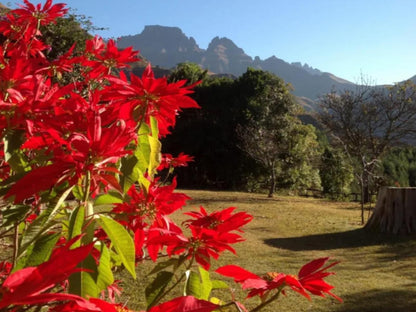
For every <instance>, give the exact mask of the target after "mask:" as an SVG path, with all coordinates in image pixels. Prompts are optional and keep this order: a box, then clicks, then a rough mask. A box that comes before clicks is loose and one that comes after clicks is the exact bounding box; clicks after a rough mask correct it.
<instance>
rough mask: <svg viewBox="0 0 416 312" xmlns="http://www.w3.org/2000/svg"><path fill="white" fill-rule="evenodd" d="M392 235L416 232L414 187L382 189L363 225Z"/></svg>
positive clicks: (415, 195)
mask: <svg viewBox="0 0 416 312" xmlns="http://www.w3.org/2000/svg"><path fill="white" fill-rule="evenodd" d="M365 227H366V228H372V229H379V230H380V231H382V232H386V233H393V234H398V233H400V234H410V233H415V232H416V187H383V188H381V189H380V191H379V193H378V197H377V203H376V206H375V208H374V212H373V214H372V215H371V217H370V219H369V220H368V222H367V224H366V225H365Z"/></svg>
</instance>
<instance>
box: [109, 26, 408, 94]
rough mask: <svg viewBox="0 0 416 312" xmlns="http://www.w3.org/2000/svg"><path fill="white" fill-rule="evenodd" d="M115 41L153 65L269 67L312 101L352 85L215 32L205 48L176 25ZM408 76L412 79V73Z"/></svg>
mask: <svg viewBox="0 0 416 312" xmlns="http://www.w3.org/2000/svg"><path fill="white" fill-rule="evenodd" d="M117 44H118V46H119V47H120V48H125V47H128V46H132V47H133V48H134V49H136V50H139V51H140V54H141V55H142V56H143V57H144V58H145V59H147V60H149V61H150V62H151V64H152V65H153V66H159V67H162V68H173V67H176V66H177V64H179V63H183V62H192V63H196V64H198V65H200V66H201V67H202V68H204V69H207V70H209V71H210V72H213V73H215V74H220V75H221V74H231V75H234V76H237V77H238V76H240V75H241V74H243V73H244V72H245V71H246V70H247V68H248V67H253V68H256V69H261V70H265V71H269V72H272V73H273V74H275V75H277V76H279V77H280V78H282V79H283V80H284V81H285V82H287V83H290V84H291V85H292V86H293V88H294V90H293V94H294V95H295V96H298V97H302V98H306V99H309V100H311V101H312V102H313V101H315V100H316V99H318V98H319V96H321V95H323V94H325V93H328V92H330V91H331V90H333V89H334V88H336V89H338V90H344V89H350V88H351V87H354V86H355V84H354V83H352V82H350V81H348V80H345V79H343V78H340V77H337V76H335V75H333V74H331V73H328V72H322V71H320V70H319V69H316V68H313V67H311V66H309V65H308V64H302V63H301V62H293V63H288V62H286V61H284V60H282V59H280V58H278V57H277V56H275V55H272V56H270V57H268V58H266V59H263V60H262V59H260V57H258V56H255V57H252V56H249V55H248V54H246V53H245V52H244V50H243V49H242V48H240V47H238V46H237V45H236V44H235V43H234V42H233V41H232V40H231V39H229V38H226V37H220V36H216V37H214V38H213V39H212V40H211V42H210V43H209V45H208V47H207V49H202V48H200V47H199V45H198V43H197V41H196V40H195V39H194V38H193V37H188V36H186V35H185V34H184V33H183V31H182V30H181V29H180V28H179V27H172V26H161V25H147V26H145V27H144V29H143V31H142V32H141V33H140V34H136V35H130V36H122V37H120V38H119V39H118V40H117ZM412 79H414V80H416V76H415V77H412Z"/></svg>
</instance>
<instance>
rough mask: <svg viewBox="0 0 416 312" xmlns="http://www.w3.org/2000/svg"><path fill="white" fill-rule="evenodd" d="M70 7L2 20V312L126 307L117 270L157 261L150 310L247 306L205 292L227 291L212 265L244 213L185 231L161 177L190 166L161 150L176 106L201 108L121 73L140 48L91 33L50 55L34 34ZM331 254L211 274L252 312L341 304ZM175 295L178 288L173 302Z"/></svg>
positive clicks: (202, 213)
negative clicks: (291, 265)
mask: <svg viewBox="0 0 416 312" xmlns="http://www.w3.org/2000/svg"><path fill="white" fill-rule="evenodd" d="M66 12H67V9H66V7H65V5H64V4H53V3H52V1H51V0H47V1H46V2H45V3H44V4H43V5H42V4H37V5H34V4H32V3H30V2H29V1H27V0H24V1H23V4H22V5H20V7H19V8H18V9H15V10H10V11H8V12H7V13H5V14H4V16H3V17H2V19H1V20H0V32H1V38H0V136H1V139H2V140H1V149H0V153H1V171H0V182H1V183H0V196H2V201H3V202H2V208H1V216H2V220H1V231H0V236H1V237H0V238H1V239H4V240H9V241H10V247H11V248H10V251H9V254H10V255H11V256H10V258H9V260H7V261H3V262H1V263H0V309H1V310H2V311H26V310H27V309H30V308H31V307H34V308H38V309H41V308H42V307H44V308H45V309H47V310H49V311H128V309H127V308H126V307H124V306H122V305H121V304H117V303H116V302H115V301H116V299H115V295H114V294H115V293H117V292H119V289H118V288H117V283H116V282H115V280H114V270H115V268H117V267H122V268H124V269H126V270H127V271H128V272H130V274H131V275H132V277H133V278H135V277H136V267H137V266H140V264H141V263H142V262H143V261H153V262H154V263H155V265H154V268H153V270H152V272H150V273H151V274H152V276H154V279H153V281H152V282H151V283H150V284H149V285H148V286H147V288H146V299H147V306H146V307H143V308H144V309H146V310H147V311H151V312H156V311H165V312H166V311H188V312H191V311H200V312H203V311H221V310H225V309H230V308H234V309H235V310H236V311H247V309H246V308H245V307H244V305H243V303H241V302H238V301H236V300H235V299H233V298H231V299H230V300H226V299H219V298H213V297H212V295H211V291H212V290H213V289H217V288H220V289H221V288H227V287H228V286H227V284H225V282H223V281H220V280H212V279H211V277H210V273H209V269H210V267H211V263H212V261H214V260H216V259H218V258H219V257H220V256H221V254H222V253H223V252H224V251H230V252H232V253H235V250H234V248H233V247H232V246H233V244H236V243H238V242H241V241H242V240H243V237H242V236H241V235H242V228H243V226H244V225H245V224H247V223H248V222H250V221H251V219H252V216H251V215H249V214H247V213H246V212H236V208H234V207H230V208H226V209H224V210H222V211H214V212H211V213H209V212H207V211H206V210H205V209H204V208H203V207H201V208H200V209H199V211H194V212H189V213H187V215H188V217H189V219H188V220H187V221H185V222H184V223H183V224H182V226H183V228H181V226H179V225H178V224H176V223H175V222H173V221H172V220H171V218H170V217H169V215H170V214H172V213H174V212H175V211H177V210H179V209H181V208H182V207H183V206H184V205H185V204H186V202H187V200H189V197H188V196H187V195H185V194H183V193H179V192H176V191H175V188H176V185H177V184H176V179H175V178H173V180H172V182H171V184H168V185H166V184H165V183H164V182H165V181H162V180H161V179H160V177H159V175H158V171H160V170H164V169H168V171H169V172H168V173H169V174H172V173H173V169H174V168H175V167H178V166H186V165H187V163H188V162H189V161H192V160H193V158H192V157H191V156H188V155H184V154H182V153H181V154H179V155H178V156H177V157H174V156H172V155H170V154H164V155H162V154H161V143H160V138H161V137H163V136H166V135H168V134H169V133H170V131H171V129H172V128H173V127H174V126H175V122H176V116H177V114H178V113H179V112H180V111H181V110H182V109H185V108H198V104H197V103H196V102H195V101H194V100H193V99H192V98H191V97H190V96H189V95H190V94H191V93H192V88H193V86H187V85H186V81H178V82H175V83H168V81H167V79H166V78H155V77H154V74H153V72H152V69H151V67H150V65H149V66H148V67H147V68H146V70H145V71H144V73H143V75H142V76H141V77H138V76H136V75H134V74H130V76H127V75H126V74H125V72H124V71H123V69H125V68H128V66H129V63H132V62H135V61H137V60H138V52H136V51H133V49H131V48H128V49H124V50H120V49H118V48H117V46H116V44H115V42H114V41H113V40H109V41H108V42H105V41H104V40H103V39H101V38H99V37H95V38H92V39H90V40H88V41H87V42H86V45H85V50H84V51H83V52H81V53H79V52H74V51H75V49H74V47H72V48H71V49H70V50H69V51H67V52H66V53H64V54H62V55H60V56H59V57H58V58H57V59H54V60H49V59H48V58H47V57H46V56H45V54H46V51H48V50H50V49H53V48H54V47H53V46H48V45H46V44H45V43H44V41H43V38H42V32H41V26H45V25H47V24H49V23H55V21H56V19H57V18H59V17H62V16H64V15H65V14H66ZM10 238H12V239H10ZM161 255H163V256H164V257H161ZM165 256H168V257H167V258H166V257H165ZM166 259H167V260H166ZM327 260H328V259H327V258H323V259H317V260H314V261H312V262H310V263H309V264H306V265H305V266H304V267H303V268H302V269H301V270H300V271H299V274H298V276H290V275H285V274H283V273H268V274H267V275H266V276H265V277H260V276H258V275H256V274H254V273H251V272H249V271H247V270H245V269H243V268H240V267H237V266H232V265H228V266H224V267H221V268H219V269H218V270H217V271H216V272H217V273H218V274H221V275H223V276H226V277H232V278H233V279H234V281H235V282H236V283H240V284H241V285H242V287H243V289H246V290H248V298H251V297H259V298H260V303H259V304H258V305H257V306H256V307H255V308H254V309H252V310H251V311H258V310H260V309H261V308H263V307H264V306H265V305H268V304H270V303H271V302H273V301H274V300H276V299H277V297H278V296H279V294H280V293H285V291H286V290H290V289H291V290H293V291H295V292H297V293H299V294H301V295H303V296H305V297H307V298H310V294H313V295H318V296H324V295H325V294H328V295H330V296H332V297H334V298H336V299H338V300H340V299H339V298H338V297H337V296H335V295H334V294H332V293H331V292H330V291H331V289H332V286H330V285H329V284H327V283H326V282H325V281H324V278H325V277H326V276H328V275H330V274H332V273H330V272H327V271H326V270H327V269H328V268H330V267H332V266H333V265H334V264H335V263H332V264H329V265H327V266H324V265H325V263H326V262H327ZM177 287H181V288H182V289H184V294H183V296H181V297H177V298H172V294H171V293H172V290H173V289H175V288H177Z"/></svg>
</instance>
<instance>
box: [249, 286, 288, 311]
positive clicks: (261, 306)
mask: <svg viewBox="0 0 416 312" xmlns="http://www.w3.org/2000/svg"><path fill="white" fill-rule="evenodd" d="M281 292H282V289H279V291H278V292H277V293H276V294H275V295H274V296H272V297H271V298H270V299H269V300H266V301H264V302H262V303H260V304H259V305H258V306H257V307H255V308H254V309H253V310H250V312H257V311H260V310H261V309H263V308H264V307H265V306H266V305H268V304H269V303H271V302H272V301H274V300H276V299H277V298H278V297H279V295H280V293H281Z"/></svg>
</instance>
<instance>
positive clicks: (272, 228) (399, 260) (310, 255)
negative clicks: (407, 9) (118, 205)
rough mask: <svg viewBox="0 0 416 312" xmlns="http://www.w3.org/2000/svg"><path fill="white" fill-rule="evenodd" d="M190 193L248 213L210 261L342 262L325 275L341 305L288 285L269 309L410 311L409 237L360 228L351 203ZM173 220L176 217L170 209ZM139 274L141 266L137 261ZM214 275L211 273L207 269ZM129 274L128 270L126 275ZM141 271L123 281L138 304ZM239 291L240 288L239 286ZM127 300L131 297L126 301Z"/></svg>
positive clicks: (414, 256) (414, 279) (263, 264)
mask: <svg viewBox="0 0 416 312" xmlns="http://www.w3.org/2000/svg"><path fill="white" fill-rule="evenodd" d="M186 193H187V194H188V195H189V196H190V197H192V198H193V200H192V201H190V203H189V205H188V206H187V207H185V210H186V211H189V210H197V209H199V206H201V205H202V206H204V207H205V208H206V209H207V210H208V211H213V210H217V209H220V208H226V207H229V206H235V207H238V210H239V211H240V210H244V211H247V212H248V213H250V214H252V215H253V216H254V220H253V221H252V222H251V223H250V224H248V225H247V226H246V227H245V235H244V237H245V238H246V241H245V242H243V243H240V244H237V245H236V246H235V247H236V250H237V254H238V256H237V257H236V256H234V255H233V254H231V253H225V254H224V255H223V256H222V257H221V258H220V261H219V262H218V263H214V265H213V268H212V269H214V270H215V268H216V267H218V266H220V265H224V264H227V263H233V264H237V265H240V266H242V267H244V268H246V269H248V270H251V271H253V272H256V273H258V274H262V273H265V272H268V271H277V272H279V271H280V272H285V273H288V274H296V273H297V271H298V270H299V268H300V267H301V266H302V265H303V264H305V263H306V262H308V261H310V260H312V259H314V258H318V257H326V256H330V257H332V258H333V259H334V260H336V261H341V263H340V264H338V265H337V266H336V267H335V268H334V271H336V275H335V276H330V277H329V278H328V281H329V282H330V283H331V284H333V285H334V286H335V290H334V293H335V294H337V295H338V296H340V297H342V298H343V299H344V301H345V302H344V303H343V304H339V303H338V302H337V301H335V300H333V299H331V298H328V299H321V298H317V297H315V298H313V300H312V301H311V302H310V301H308V300H307V299H305V298H303V297H300V296H298V295H296V294H294V293H291V292H289V293H288V295H287V297H282V298H281V299H280V302H279V303H278V305H276V306H274V307H270V308H267V309H265V310H264V311H266V312H274V311H317V312H318V311H335V312H337V311H338V312H347V311H349V312H358V311H361V312H370V311H374V312H387V311H388V312H398V311H416V240H415V237H409V236H407V237H392V236H388V235H382V234H379V233H370V232H366V231H364V230H363V229H362V227H361V225H360V224H359V222H360V208H359V205H357V204H354V203H344V202H330V201H326V200H320V199H312V198H300V197H287V196H278V197H276V198H273V199H269V198H267V197H266V196H265V195H259V194H248V193H238V192H208V191H186ZM174 218H175V219H176V221H178V222H180V221H181V220H183V219H184V217H183V216H181V215H179V214H177V215H175V216H174ZM138 271H139V274H140V272H143V271H145V270H142V268H141V266H140V265H139V266H138ZM212 274H213V275H214V274H215V273H212ZM127 279H128V277H127ZM146 279H147V278H146V277H145V276H142V277H141V278H140V279H139V281H137V282H134V287H129V286H128V285H127V284H128V282H127V280H126V281H125V283H124V284H125V288H126V289H125V290H126V291H127V297H130V303H133V306H132V307H134V306H137V308H139V307H143V305H142V300H143V295H142V294H143V284H144V283H143V281H145V280H146ZM240 294H241V293H240ZM130 305H131V304H130Z"/></svg>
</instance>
